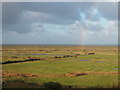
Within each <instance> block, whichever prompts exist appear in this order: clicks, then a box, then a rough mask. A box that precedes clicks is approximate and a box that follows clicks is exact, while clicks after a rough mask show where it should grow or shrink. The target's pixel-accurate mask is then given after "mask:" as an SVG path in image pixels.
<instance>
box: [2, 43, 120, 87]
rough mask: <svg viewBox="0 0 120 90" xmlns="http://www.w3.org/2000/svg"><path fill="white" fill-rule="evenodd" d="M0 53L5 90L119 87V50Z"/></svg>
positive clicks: (7, 49) (9, 49) (10, 48)
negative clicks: (59, 87)
mask: <svg viewBox="0 0 120 90" xmlns="http://www.w3.org/2000/svg"><path fill="white" fill-rule="evenodd" d="M1 52H2V57H1V58H2V60H1V65H2V76H3V77H2V79H3V81H2V82H3V88H18V87H19V88H47V87H48V88H49V86H51V85H53V84H51V82H53V83H54V84H55V85H53V87H55V86H57V85H56V83H57V84H61V85H62V86H61V87H62V88H117V87H118V75H120V73H118V70H119V69H120V68H118V47H117V46H47V45H44V46H39V45H34V46H33V45H28V46H27V45H3V47H2V50H1ZM47 84H48V86H47Z"/></svg>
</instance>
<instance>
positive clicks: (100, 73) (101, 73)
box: [1, 71, 120, 77]
mask: <svg viewBox="0 0 120 90" xmlns="http://www.w3.org/2000/svg"><path fill="white" fill-rule="evenodd" d="M1 75H2V76H20V77H77V76H83V75H120V73H117V72H106V73H105V72H72V73H67V74H59V75H58V74H57V75H50V74H30V73H17V72H7V71H3V72H2V74H1Z"/></svg>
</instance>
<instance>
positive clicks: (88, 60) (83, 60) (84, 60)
mask: <svg viewBox="0 0 120 90" xmlns="http://www.w3.org/2000/svg"><path fill="white" fill-rule="evenodd" d="M80 61H90V60H80Z"/></svg>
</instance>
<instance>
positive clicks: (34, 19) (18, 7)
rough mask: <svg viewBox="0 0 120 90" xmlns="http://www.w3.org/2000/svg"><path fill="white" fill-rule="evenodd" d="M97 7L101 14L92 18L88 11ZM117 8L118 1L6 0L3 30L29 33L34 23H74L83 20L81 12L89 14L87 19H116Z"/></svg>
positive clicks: (3, 12)
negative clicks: (15, 1)
mask: <svg viewBox="0 0 120 90" xmlns="http://www.w3.org/2000/svg"><path fill="white" fill-rule="evenodd" d="M95 8H96V9H98V11H99V13H100V15H99V16H96V17H95V18H94V19H90V17H92V16H93V15H92V14H91V13H89V12H88V11H92V9H95ZM116 8H117V4H116V3H99V2H96V3H94V2H92V3H88V2H87V3H84V2H79V3H78V2H76V3H73V2H72V3H71V2H66V3H65V2H58V3H57V2H56V3H55V2H54V3H53V2H47V3H46V2H45V3H44V2H26V3H25V2H24V3H22V2H18V3H14V2H4V3H3V4H2V18H3V20H2V23H3V30H11V31H15V32H18V33H27V32H29V31H31V30H32V29H31V25H32V24H33V23H41V24H62V25H67V24H73V23H75V22H76V21H81V17H80V13H85V14H86V16H88V17H87V18H86V19H88V20H89V19H90V20H93V21H94V20H98V19H99V18H100V17H101V16H103V17H105V18H107V19H110V20H116V19H117V18H116V17H117V15H116V11H117V10H116ZM26 12H28V13H26ZM86 12H87V13H86ZM30 16H31V17H30ZM41 28H43V27H41ZM97 30H98V27H97Z"/></svg>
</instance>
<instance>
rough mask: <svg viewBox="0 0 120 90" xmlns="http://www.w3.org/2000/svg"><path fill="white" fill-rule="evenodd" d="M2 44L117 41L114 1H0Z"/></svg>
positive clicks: (100, 42) (79, 43)
mask: <svg viewBox="0 0 120 90" xmlns="http://www.w3.org/2000/svg"><path fill="white" fill-rule="evenodd" d="M2 43H3V44H72V45H117V44H118V3H117V2H3V3H2Z"/></svg>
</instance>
